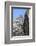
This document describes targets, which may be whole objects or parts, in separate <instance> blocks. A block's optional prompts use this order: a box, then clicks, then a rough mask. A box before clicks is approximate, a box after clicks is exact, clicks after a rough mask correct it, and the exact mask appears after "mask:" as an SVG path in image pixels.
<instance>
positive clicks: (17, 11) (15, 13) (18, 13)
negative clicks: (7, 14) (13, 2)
mask: <svg viewBox="0 0 36 46" xmlns="http://www.w3.org/2000/svg"><path fill="white" fill-rule="evenodd" d="M26 10H27V9H15V8H13V21H15V20H16V17H18V16H21V15H22V16H24V15H25V12H26Z"/></svg>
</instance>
